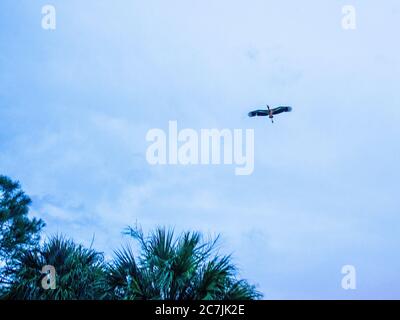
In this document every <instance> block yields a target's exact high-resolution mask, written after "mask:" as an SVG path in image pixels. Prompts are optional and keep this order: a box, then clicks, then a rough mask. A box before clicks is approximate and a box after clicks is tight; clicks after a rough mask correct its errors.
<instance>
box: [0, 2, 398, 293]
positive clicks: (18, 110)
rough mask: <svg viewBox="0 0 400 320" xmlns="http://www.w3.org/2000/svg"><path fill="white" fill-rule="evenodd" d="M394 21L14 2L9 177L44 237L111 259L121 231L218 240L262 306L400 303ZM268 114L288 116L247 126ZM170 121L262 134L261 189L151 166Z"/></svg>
mask: <svg viewBox="0 0 400 320" xmlns="http://www.w3.org/2000/svg"><path fill="white" fill-rule="evenodd" d="M45 4H52V5H54V6H55V8H56V10H57V11H56V12H57V28H56V30H54V31H46V30H43V29H42V28H41V18H42V16H41V8H42V6H43V5H45ZM346 4H351V5H353V6H354V7H355V8H356V14H357V16H356V17H357V28H356V29H355V30H347V31H346V30H343V29H342V27H341V19H342V12H341V10H342V7H343V5H346ZM399 14H400V4H399V3H398V1H394V0H393V1H390V0H387V1H384V2H377V1H346V2H345V1H329V3H326V2H324V3H322V2H321V1H316V0H315V1H310V0H307V1H302V2H301V3H300V2H299V3H296V2H295V1H261V0H260V1H226V0H220V1H161V0H160V1H152V0H151V1H145V2H144V1H122V0H120V1H89V0H88V1H84V2H82V1H56V0H53V1H46V2H45V1H36V0H35V1H32V0H29V1H28V0H20V1H11V0H3V1H1V4H0V173H1V174H6V175H9V176H10V177H12V178H14V179H18V180H20V181H21V183H22V185H23V188H24V190H25V191H26V192H27V193H28V194H29V195H30V196H31V197H32V199H33V201H34V202H33V208H32V215H37V216H40V217H41V218H43V219H44V220H45V221H46V222H47V227H46V235H51V234H54V233H57V232H59V233H65V234H67V235H69V236H71V237H73V238H74V239H75V240H77V241H79V242H81V243H84V244H86V245H89V244H90V242H91V240H92V237H93V235H94V234H95V243H94V245H95V247H96V248H98V249H99V250H102V251H104V252H105V253H106V254H107V255H108V256H110V255H111V254H112V251H113V249H116V248H118V247H119V246H120V244H121V243H123V242H126V241H129V240H128V239H126V238H124V237H123V236H122V235H121V230H122V229H123V228H124V227H125V226H127V225H133V224H134V223H135V222H136V221H137V222H139V223H140V224H141V225H142V226H143V228H144V229H145V230H150V229H152V228H153V227H155V226H157V225H167V226H172V227H175V228H176V230H177V231H179V230H193V229H194V230H199V231H203V232H205V233H206V234H211V235H215V234H221V235H222V241H221V247H222V249H221V250H223V251H226V252H232V253H233V255H234V261H235V262H236V263H237V264H238V265H239V266H240V269H241V274H242V276H243V277H245V278H247V279H249V280H250V281H251V282H253V283H256V284H258V286H259V289H260V290H261V291H262V292H263V293H264V295H265V298H267V299H282V298H283V299H309V298H318V299H333V298H340V299H354V298H363V299H365V298H400V277H399V275H398V270H400V257H399V254H398V248H399V245H400V215H399V208H400V199H399V196H398V194H399V181H400V170H399V160H400V144H399V137H400V126H399V122H400V108H399V107H400V99H399V96H398V91H399V90H398V88H399V87H398V86H399V80H400V63H399V62H400V61H399V60H400V44H399V42H398V41H397V40H396V32H397V30H400V26H399V24H400V22H399V21H400V19H399ZM265 103H269V104H270V105H280V104H283V105H291V106H293V108H294V110H293V112H292V113H290V114H285V115H284V116H281V117H279V118H277V119H276V123H275V124H274V125H271V124H270V123H269V122H268V121H266V119H260V118H258V119H249V118H247V112H248V111H250V110H251V107H252V106H257V107H258V106H261V105H263V104H265ZM170 120H177V121H178V126H179V128H194V129H200V128H232V129H233V128H243V129H245V128H254V130H255V170H254V173H253V174H252V175H250V176H235V175H234V174H233V170H232V168H231V167H227V166H188V167H184V166H155V167H154V166H149V165H148V164H147V162H146V159H145V152H146V148H147V146H148V143H147V142H146V140H145V136H146V132H147V131H148V130H149V129H151V128H163V129H167V126H168V121H170ZM347 264H351V265H354V266H355V267H356V270H357V289H356V290H353V291H351V290H350V291H349V290H343V289H342V288H341V279H342V274H341V273H340V271H341V268H342V266H343V265H347Z"/></svg>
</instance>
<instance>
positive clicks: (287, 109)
mask: <svg viewBox="0 0 400 320" xmlns="http://www.w3.org/2000/svg"><path fill="white" fill-rule="evenodd" d="M290 111H292V108H291V107H277V108H274V109H272V114H280V113H282V112H290Z"/></svg>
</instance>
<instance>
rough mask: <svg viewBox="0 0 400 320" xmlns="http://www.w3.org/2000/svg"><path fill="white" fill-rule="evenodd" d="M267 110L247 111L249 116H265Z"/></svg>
mask: <svg viewBox="0 0 400 320" xmlns="http://www.w3.org/2000/svg"><path fill="white" fill-rule="evenodd" d="M268 114H269V113H268V110H254V111H251V112H249V117H256V116H258V117H265V116H268Z"/></svg>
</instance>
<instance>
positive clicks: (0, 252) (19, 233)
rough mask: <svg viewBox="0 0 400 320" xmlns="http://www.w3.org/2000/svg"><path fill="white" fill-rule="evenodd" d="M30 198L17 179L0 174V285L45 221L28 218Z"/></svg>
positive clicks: (2, 285)
mask: <svg viewBox="0 0 400 320" xmlns="http://www.w3.org/2000/svg"><path fill="white" fill-rule="evenodd" d="M30 203H31V199H30V198H29V197H28V196H27V195H25V193H24V192H23V191H22V190H21V188H20V185H19V183H18V182H14V181H12V180H11V179H9V178H7V177H5V176H2V175H0V287H1V288H2V289H4V286H7V285H8V283H9V282H10V281H12V278H10V277H11V276H12V275H13V273H14V272H13V269H14V265H15V261H16V259H17V258H18V256H19V255H20V254H21V252H23V251H25V250H29V249H32V248H34V247H35V246H36V245H37V244H38V241H39V239H40V237H39V234H40V231H41V229H42V228H43V227H44V225H45V224H44V222H43V221H42V220H40V219H39V220H38V219H36V218H33V219H30V218H29V217H28V211H29V205H30Z"/></svg>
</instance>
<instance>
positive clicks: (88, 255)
mask: <svg viewBox="0 0 400 320" xmlns="http://www.w3.org/2000/svg"><path fill="white" fill-rule="evenodd" d="M46 265H51V266H53V267H54V268H55V271H56V278H55V279H56V286H55V289H47V290H45V289H44V288H43V287H42V280H43V278H44V277H45V275H44V274H42V268H43V266H46ZM104 275H105V274H104V261H103V255H102V254H100V253H98V252H96V251H94V250H92V249H85V248H83V247H82V246H81V245H77V244H75V243H74V242H73V241H72V240H67V239H65V238H63V237H60V236H56V237H53V238H51V239H50V240H49V241H48V242H46V243H45V244H44V245H43V246H41V247H40V248H38V249H36V250H33V251H25V252H24V253H23V254H22V255H21V257H20V258H19V262H18V264H17V268H16V271H15V278H16V279H17V280H16V281H14V282H13V283H12V285H11V286H10V288H9V290H8V292H7V294H6V296H5V298H7V299H24V300H25V299H29V300H32V299H33V300H81V299H84V300H90V299H99V298H100V297H101V296H102V294H103V290H102V283H104Z"/></svg>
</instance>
